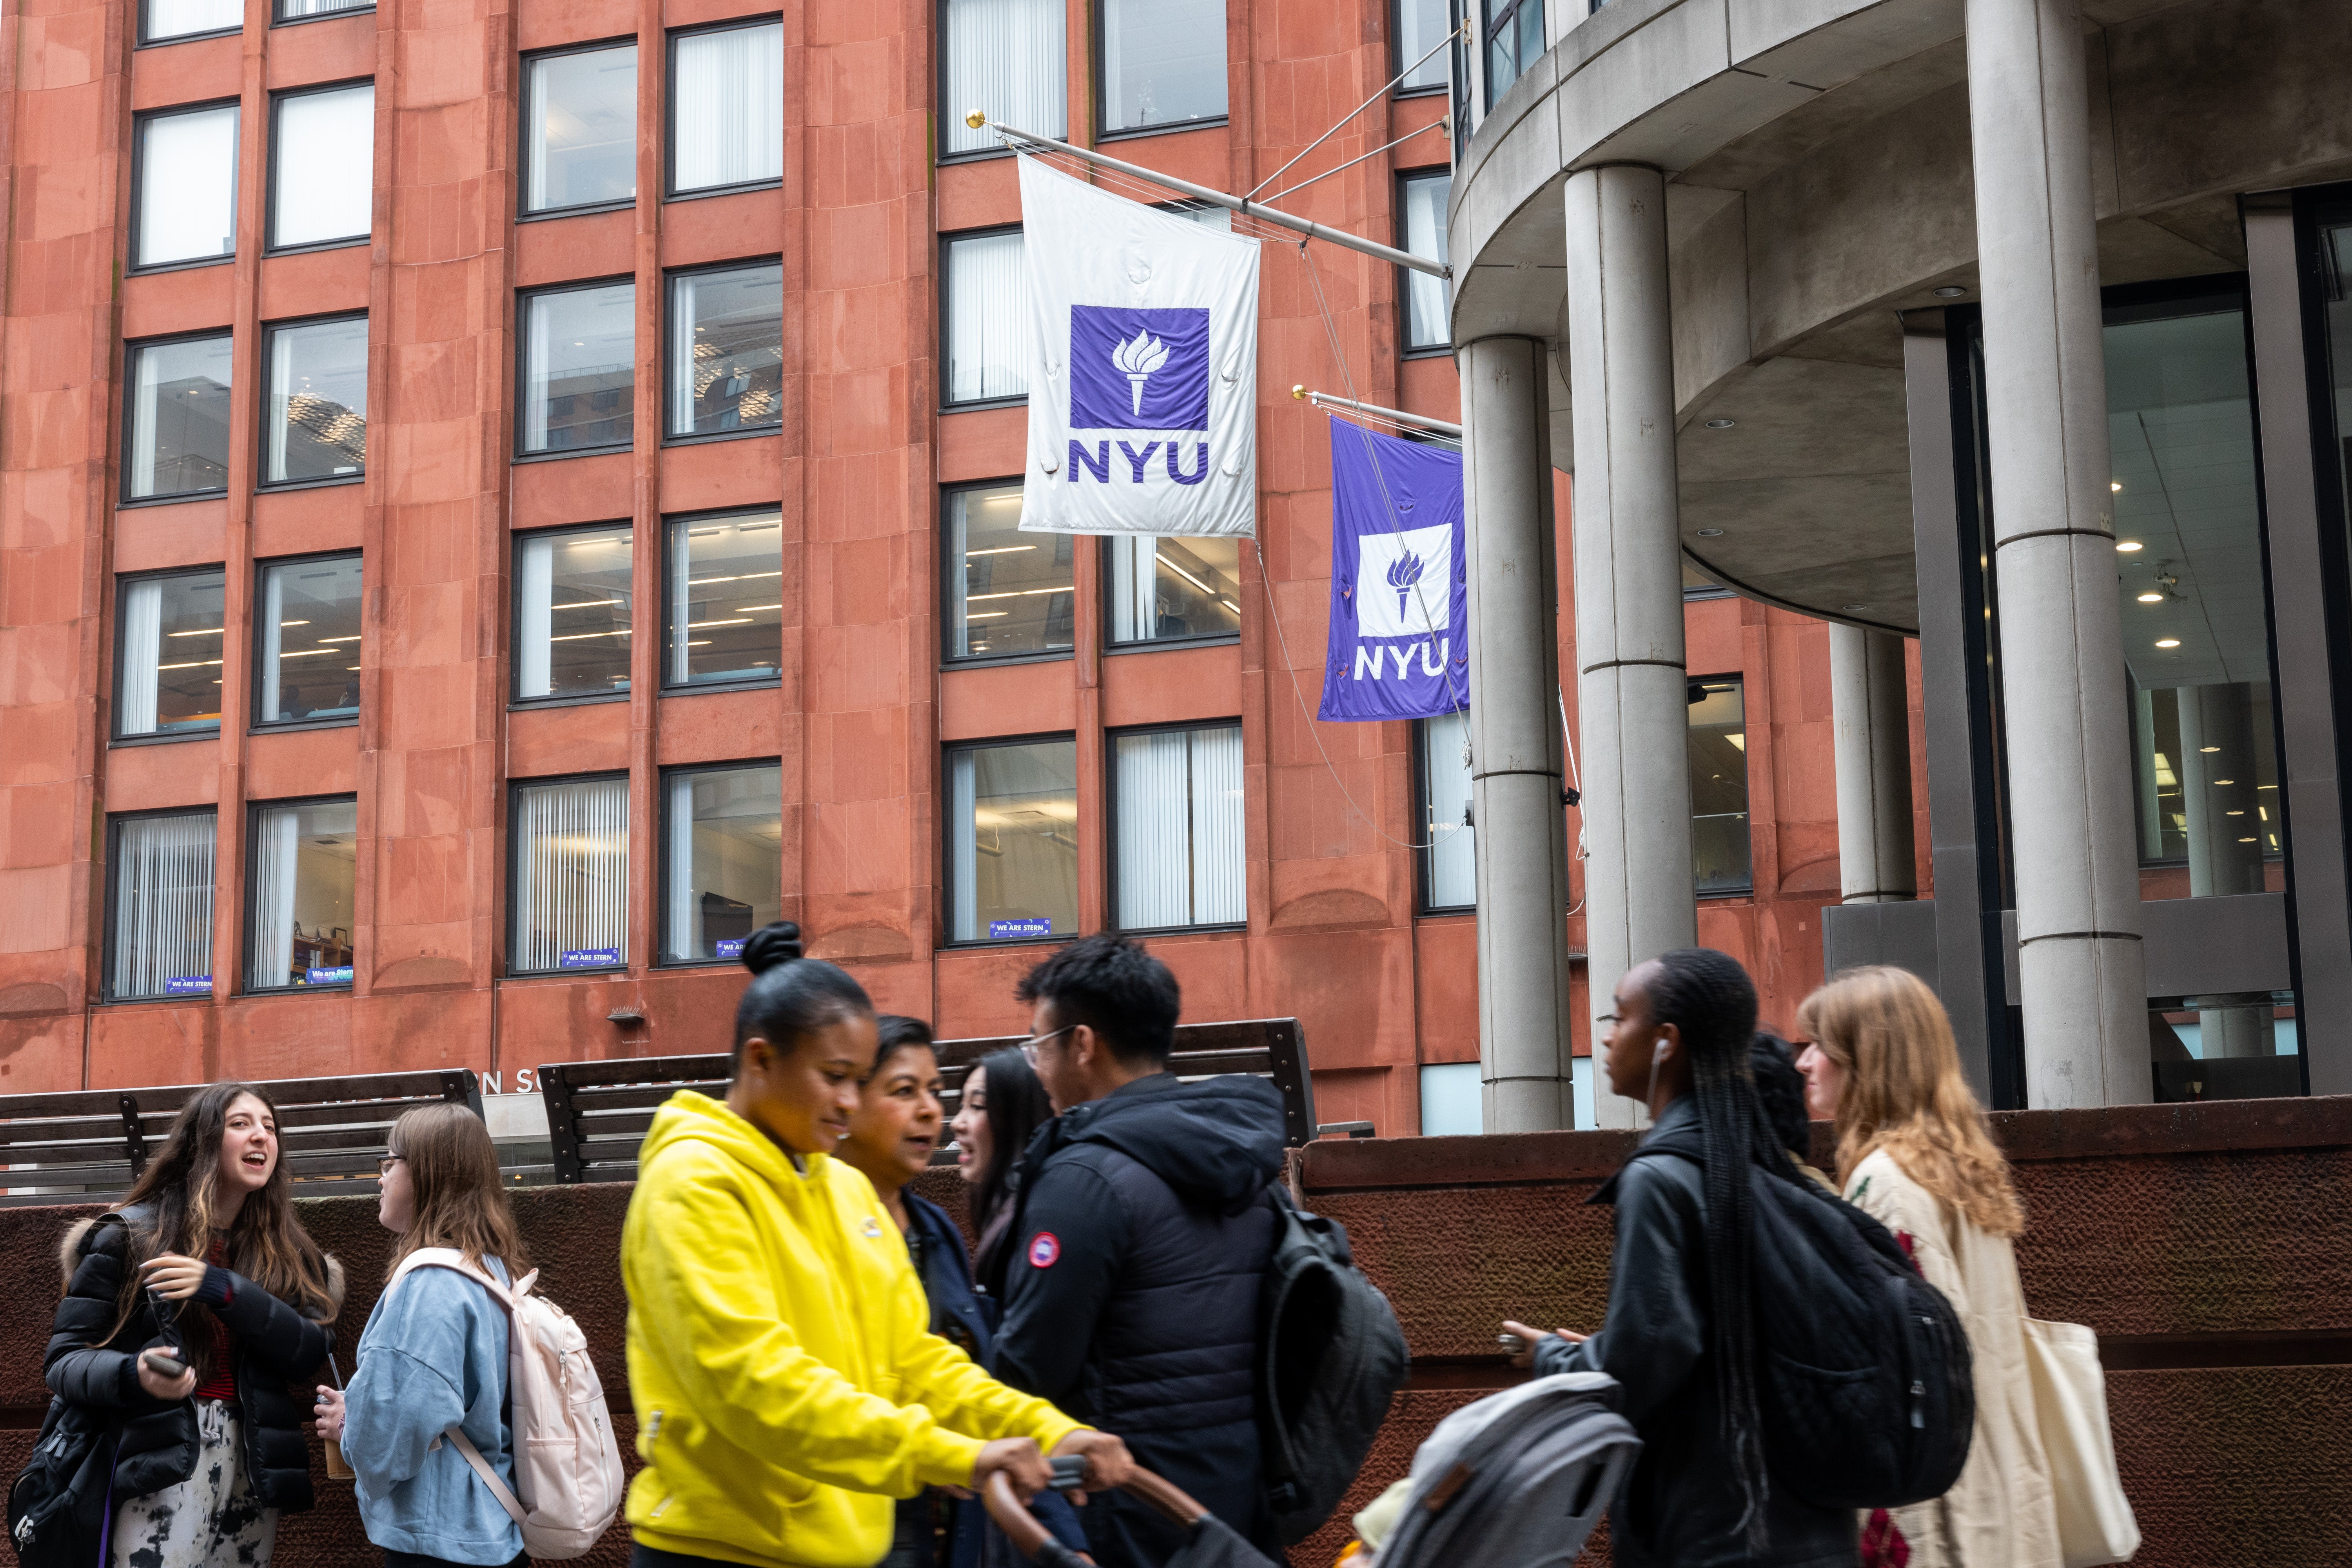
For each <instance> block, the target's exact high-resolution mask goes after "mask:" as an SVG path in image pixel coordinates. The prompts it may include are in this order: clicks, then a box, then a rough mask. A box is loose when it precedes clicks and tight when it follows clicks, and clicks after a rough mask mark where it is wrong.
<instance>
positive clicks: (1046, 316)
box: [1021, 157, 1258, 534]
mask: <svg viewBox="0 0 2352 1568" xmlns="http://www.w3.org/2000/svg"><path fill="white" fill-rule="evenodd" d="M1021 225H1022V234H1023V238H1024V244H1023V247H1022V254H1023V262H1022V266H1023V270H1024V276H1025V279H1026V282H1027V285H1028V300H1027V316H1026V330H1025V332H1024V337H1025V340H1026V341H1025V345H1024V348H1025V355H1026V361H1027V366H1028V373H1029V461H1028V467H1027V469H1026V472H1025V478H1024V484H1023V489H1022V505H1021V526H1022V527H1023V528H1024V529H1025V530H1027V531H1031V532H1036V533H1144V534H1163V533H1192V534H1202V533H1213V534H1246V533H1249V532H1251V531H1253V528H1254V524H1255V520H1256V515H1257V261H1258V247H1257V242H1256V241H1255V240H1248V239H1235V238H1234V237H1233V236H1231V235H1228V234H1221V233H1219V232H1218V231H1216V230H1215V229H1211V228H1203V227H1202V226H1200V225H1199V224H1196V223H1192V222H1189V221H1188V220H1186V219H1183V218H1181V217H1175V216H1171V215H1169V214H1167V213H1164V212H1159V211H1156V210H1154V209H1153V208H1150V207H1147V206H1142V205H1138V204H1137V203H1134V202H1130V201H1128V200H1126V199H1125V198H1124V197H1120V196H1115V195H1108V194H1107V193H1105V192H1103V191H1099V190H1097V189H1096V188H1095V187H1094V186H1092V185H1088V184H1082V183H1081V182H1079V181H1076V180H1074V179H1072V178H1070V177H1069V176H1068V175H1067V174H1060V173H1058V172H1056V171H1055V170H1054V169H1051V168H1048V167H1047V166H1045V164H1044V163H1039V162H1038V161H1037V160H1036V159H1034V158H1026V157H1024V158H1023V159H1022V160H1021Z"/></svg>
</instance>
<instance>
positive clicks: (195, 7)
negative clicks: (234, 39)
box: [139, 0, 245, 44]
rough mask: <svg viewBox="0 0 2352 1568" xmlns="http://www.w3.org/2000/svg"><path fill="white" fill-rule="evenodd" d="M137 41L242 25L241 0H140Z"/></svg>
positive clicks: (223, 30)
mask: <svg viewBox="0 0 2352 1568" xmlns="http://www.w3.org/2000/svg"><path fill="white" fill-rule="evenodd" d="M139 16H140V21H139V41H140V42H141V43H142V44H160V43H163V42H164V41H165V40H166V39H170V38H194V37H201V36H202V35H204V34H205V33H234V32H236V30H237V29H239V28H240V27H243V26H245V0H141V5H140V7H139Z"/></svg>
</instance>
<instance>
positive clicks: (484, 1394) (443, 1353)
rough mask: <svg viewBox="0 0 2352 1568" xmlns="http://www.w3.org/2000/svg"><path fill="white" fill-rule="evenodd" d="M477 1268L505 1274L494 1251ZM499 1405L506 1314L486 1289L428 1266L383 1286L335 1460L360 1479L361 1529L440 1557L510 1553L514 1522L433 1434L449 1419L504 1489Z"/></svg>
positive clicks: (510, 1474)
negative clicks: (343, 1461)
mask: <svg viewBox="0 0 2352 1568" xmlns="http://www.w3.org/2000/svg"><path fill="white" fill-rule="evenodd" d="M488 1271H489V1272H490V1273H491V1274H493V1275H495V1276H496V1277H497V1278H499V1279H502V1280H503V1279H509V1278H510V1276H509V1274H508V1273H507V1269H506V1266H505V1265H504V1264H503V1263H500V1262H499V1260H498V1259H497V1258H491V1259H489V1260H488ZM506 1404H507V1313H506V1309H505V1308H504V1307H502V1306H500V1305H499V1302H498V1301H497V1300H496V1299H494V1298H493V1297H492V1296H491V1295H490V1293H489V1292H488V1290H485V1289H482V1287H481V1286H479V1285H478V1284H476V1283H475V1282H474V1281H473V1280H471V1279H467V1278H466V1277H465V1276H464V1275H462V1274H459V1273H457V1272H456V1271H455V1270H452V1269H447V1268H418V1269H415V1270H414V1271H413V1272H411V1273H410V1274H409V1275H408V1277H407V1278H405V1279H403V1280H401V1281H400V1283H399V1284H397V1285H395V1286H394V1287H393V1288H392V1289H391V1290H389V1291H387V1292H386V1293H385V1294H384V1296H383V1299H382V1300H379V1301H378V1302H376V1305H375V1310H374V1311H373V1312H372V1313H370V1314H369V1315H368V1323H367V1331H365V1332H364V1333H362V1334H361V1335H360V1366H359V1371H358V1372H356V1373H352V1381H351V1385H350V1387H349V1388H348V1389H346V1390H345V1392H344V1422H343V1458H345V1459H346V1460H348V1461H349V1462H350V1464H351V1467H352V1470H353V1472H355V1473H356V1474H357V1476H358V1478H359V1479H358V1493H359V1505H360V1519H361V1521H362V1523H364V1524H365V1525H366V1527H367V1538H368V1539H369V1540H370V1541H373V1542H375V1543H376V1544H377V1545H378V1546H381V1547H383V1548H384V1549H385V1550H387V1551H392V1552H415V1553H417V1554H418V1555H420V1556H424V1557H438V1558H441V1559H444V1560H445V1561H447V1562H451V1563H483V1564H504V1563H511V1562H513V1561H514V1560H515V1558H516V1557H517V1556H519V1555H520V1553H521V1552H522V1531H521V1530H520V1528H519V1527H517V1525H516V1524H515V1522H514V1521H513V1520H512V1519H511V1518H509V1516H508V1514H507V1510H505V1509H503V1508H501V1507H499V1500H498V1499H497V1498H495V1497H493V1496H491V1495H490V1489H489V1488H488V1487H486V1486H484V1485H483V1484H482V1481H481V1478H480V1477H478V1476H477V1475H475V1474H474V1471H473V1468H472V1467H470V1466H468V1465H467V1463H466V1456H465V1455H463V1454H461V1453H459V1452H458V1451H457V1445H455V1444H453V1443H447V1442H442V1441H441V1440H440V1439H441V1434H442V1431H443V1429H444V1428H446V1427H447V1426H449V1425H450V1424H451V1423H453V1422H455V1423H458V1424H459V1429H460V1430H461V1431H463V1432H464V1433H465V1434H466V1436H467V1438H468V1439H470V1440H471V1441H472V1443H473V1445H474V1447H477V1448H478V1449H480V1450H481V1453H482V1457H483V1458H486V1459H488V1461H489V1462H490V1467H491V1468H493V1469H495V1470H497V1471H498V1473H499V1479H500V1480H503V1481H505V1482H506V1483H507V1485H508V1486H509V1488H511V1487H512V1486H513V1485H514V1456H513V1447H512V1438H511V1436H510V1435H509V1431H508V1426H507V1411H506ZM436 1443H437V1444H438V1447H436Z"/></svg>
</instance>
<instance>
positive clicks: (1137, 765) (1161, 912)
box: [1111, 724, 1249, 931]
mask: <svg viewBox="0 0 2352 1568" xmlns="http://www.w3.org/2000/svg"><path fill="white" fill-rule="evenodd" d="M1111 780H1112V783H1111V789H1112V797H1113V802H1114V804H1113V805H1112V821H1113V824H1114V826H1115V827H1116V831H1117V838H1116V844H1117V848H1118V868H1117V869H1116V871H1115V872H1114V876H1113V879H1114V882H1115V884H1116V886H1117V888H1118V925H1119V929H1121V930H1122V931H1160V930H1166V929H1169V928H1171V927H1175V926H1213V925H1239V924H1241V923H1242V922H1243V921H1246V920H1247V919H1248V918H1249V879H1248V859H1247V857H1246V856H1245V855H1244V835H1245V832H1246V828H1245V825H1244V824H1245V819H1244V815H1243V812H1242V727H1241V726H1240V725H1239V724H1213V725H1206V726H1203V727H1202V728H1199V729H1191V730H1148V731H1143V732H1142V733H1140V734H1130V735H1117V736H1113V737H1112V739H1111Z"/></svg>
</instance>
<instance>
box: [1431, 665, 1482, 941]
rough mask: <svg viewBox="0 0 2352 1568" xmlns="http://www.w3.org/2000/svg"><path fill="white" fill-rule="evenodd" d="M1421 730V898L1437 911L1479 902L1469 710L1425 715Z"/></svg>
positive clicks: (1468, 907)
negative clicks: (1435, 716)
mask: <svg viewBox="0 0 2352 1568" xmlns="http://www.w3.org/2000/svg"><path fill="white" fill-rule="evenodd" d="M1419 728H1420V731H1421V804H1422V824H1423V833H1422V842H1423V843H1424V844H1426V845H1428V846H1429V847H1428V848H1426V849H1424V850H1423V851H1422V857H1423V858H1422V902H1423V904H1424V905H1425V906H1426V907H1427V908H1429V909H1433V910H1466V909H1474V908H1475V907H1476V906H1477V902H1478V830H1477V829H1476V828H1475V827H1473V826H1471V825H1470V715H1469V714H1468V713H1467V712H1462V713H1448V714H1446V715H1445V716H1444V717H1443V718H1440V719H1423V721H1421V723H1420V726H1419Z"/></svg>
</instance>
